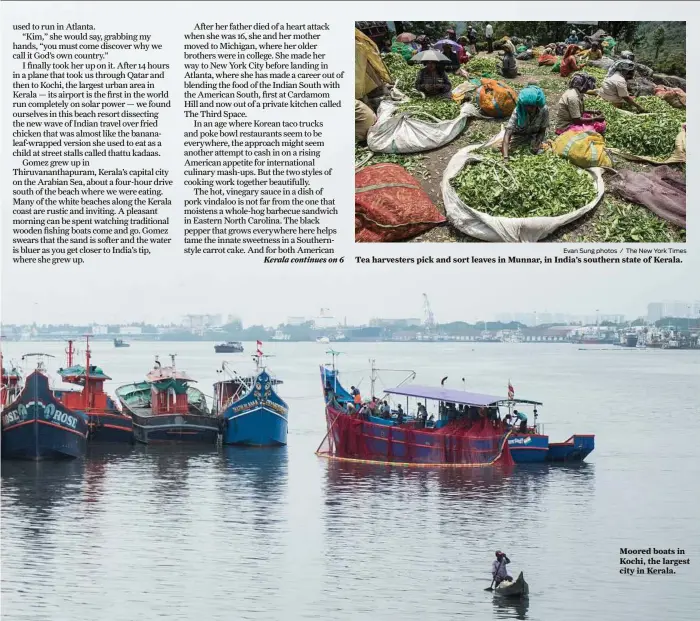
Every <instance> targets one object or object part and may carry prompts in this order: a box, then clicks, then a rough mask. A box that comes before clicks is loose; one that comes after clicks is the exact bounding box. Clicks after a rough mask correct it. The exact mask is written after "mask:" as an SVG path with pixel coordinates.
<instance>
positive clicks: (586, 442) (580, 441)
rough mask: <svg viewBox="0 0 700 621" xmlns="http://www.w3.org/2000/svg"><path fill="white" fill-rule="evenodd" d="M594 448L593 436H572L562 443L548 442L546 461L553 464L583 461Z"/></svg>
mask: <svg viewBox="0 0 700 621" xmlns="http://www.w3.org/2000/svg"><path fill="white" fill-rule="evenodd" d="M594 448H595V436H594V435H573V436H571V437H570V438H569V439H568V440H565V441H564V442H550V443H549V453H548V459H549V461H553V462H562V461H566V462H577V461H583V460H584V459H586V457H588V455H590V454H591V452H592V451H593V449H594Z"/></svg>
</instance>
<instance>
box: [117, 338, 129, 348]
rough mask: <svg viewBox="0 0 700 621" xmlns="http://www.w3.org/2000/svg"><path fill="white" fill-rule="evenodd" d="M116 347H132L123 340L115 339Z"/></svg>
mask: <svg viewBox="0 0 700 621" xmlns="http://www.w3.org/2000/svg"><path fill="white" fill-rule="evenodd" d="M114 346H115V347H131V345H130V344H129V343H127V342H126V341H124V340H123V339H114Z"/></svg>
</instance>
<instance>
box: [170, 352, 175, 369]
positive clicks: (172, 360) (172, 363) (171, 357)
mask: <svg viewBox="0 0 700 621" xmlns="http://www.w3.org/2000/svg"><path fill="white" fill-rule="evenodd" d="M170 363H171V366H172V367H173V371H174V370H175V354H170Z"/></svg>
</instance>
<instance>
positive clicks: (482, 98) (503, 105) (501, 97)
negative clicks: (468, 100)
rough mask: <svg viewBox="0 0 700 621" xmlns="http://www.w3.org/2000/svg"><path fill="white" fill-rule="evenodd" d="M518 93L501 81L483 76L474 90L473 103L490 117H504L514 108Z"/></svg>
mask: <svg viewBox="0 0 700 621" xmlns="http://www.w3.org/2000/svg"><path fill="white" fill-rule="evenodd" d="M517 100H518V94H517V93H516V92H515V89H513V88H511V87H510V86H508V85H507V84H504V83H503V82H498V81H497V80H491V79H488V78H483V79H482V80H481V86H480V87H479V88H478V89H477V90H476V97H475V100H474V101H475V103H476V105H477V106H478V107H479V110H481V112H482V113H483V114H485V115H486V116H488V117H490V118H492V119H504V118H507V117H509V116H510V115H511V114H512V113H513V110H515V103H516V102H517Z"/></svg>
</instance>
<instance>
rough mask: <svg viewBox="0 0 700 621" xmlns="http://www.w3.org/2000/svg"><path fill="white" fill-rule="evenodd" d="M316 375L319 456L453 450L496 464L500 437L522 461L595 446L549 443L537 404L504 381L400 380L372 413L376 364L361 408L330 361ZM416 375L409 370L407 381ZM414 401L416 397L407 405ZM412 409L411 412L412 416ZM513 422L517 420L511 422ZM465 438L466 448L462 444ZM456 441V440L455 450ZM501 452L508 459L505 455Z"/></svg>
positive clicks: (450, 458) (577, 457) (446, 457)
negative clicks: (467, 387) (322, 410)
mask: <svg viewBox="0 0 700 621" xmlns="http://www.w3.org/2000/svg"><path fill="white" fill-rule="evenodd" d="M321 374H322V381H323V386H324V396H325V400H326V423H327V428H328V432H327V435H326V438H327V439H328V449H327V450H326V451H323V452H321V453H322V454H328V455H332V456H345V457H354V458H360V459H365V460H366V459H370V458H371V460H373V461H382V460H384V459H386V461H397V460H401V461H406V462H416V461H422V462H433V461H436V462H437V463H440V462H443V461H446V462H448V463H449V462H453V463H454V460H455V455H454V454H453V453H454V451H455V450H458V452H459V453H460V456H459V459H458V461H465V460H467V459H468V460H470V461H475V462H477V463H479V462H480V463H495V462H496V461H500V460H501V452H502V450H501V451H495V450H494V448H495V447H497V446H498V444H499V443H500V442H499V440H500V439H504V438H505V439H506V441H507V447H508V449H509V451H507V452H508V453H509V454H510V457H511V458H512V460H513V462H515V463H516V464H522V463H542V462H576V461H579V462H580V461H583V460H584V459H585V458H586V457H587V456H588V455H589V454H590V453H591V452H592V451H593V449H594V448H595V436H594V435H592V434H591V435H588V434H585V435H583V434H577V435H572V436H571V437H569V438H568V439H567V440H565V441H564V442H551V443H550V441H549V436H547V435H545V434H544V433H543V431H544V428H543V425H541V424H540V423H538V422H537V416H538V411H537V408H538V406H542V403H541V402H539V401H533V400H529V399H516V398H515V393H514V390H513V388H512V386H511V385H510V383H509V386H508V396H507V397H502V396H497V395H488V394H483V393H475V392H467V391H464V390H455V389H451V388H445V387H444V386H442V385H441V386H421V385H415V384H403V383H402V384H399V385H398V386H396V387H395V388H387V389H384V393H385V397H383V398H381V399H380V401H379V402H378V403H379V410H380V412H377V406H375V407H374V408H372V407H371V404H372V403H377V402H376V399H375V397H374V383H375V369H374V367H373V368H372V375H371V383H372V401H371V402H368V403H365V404H364V405H361V407H360V408H359V411H357V410H358V403H357V400H356V398H355V397H354V395H352V394H350V393H349V392H348V391H347V390H345V389H344V388H343V387H342V386H341V385H340V383H339V381H338V371H337V370H336V368H335V363H334V364H333V365H332V366H330V365H324V366H322V367H321ZM414 376H415V373H414V374H413V375H412V377H411V379H413V377H414ZM443 382H444V380H443ZM404 398H405V404H406V409H405V410H403V408H402V406H401V405H400V404H396V405H394V404H392V405H391V406H389V405H388V402H389V400H393V401H397V400H401V401H403V399H404ZM383 399H386V401H385V403H386V404H387V405H386V406H384V412H383V413H381V409H382V407H381V403H382V400H383ZM413 399H415V400H418V401H416V402H413V403H412V401H411V400H413ZM414 403H415V406H414ZM530 407H531V408H533V410H534V416H533V418H534V424H533V425H528V422H527V421H528V417H527V415H526V414H525V413H524V412H523V411H522V408H530ZM518 408H520V410H519V409H518ZM429 410H430V411H429ZM412 411H413V412H415V414H411V412H412ZM514 419H515V420H517V424H512V423H511V421H513V420H514ZM353 421H354V422H353ZM387 428H391V429H387ZM408 429H410V430H411V431H408ZM417 430H419V431H417ZM487 436H488V437H487ZM492 436H493V437H492ZM324 441H325V440H324ZM465 442H466V444H467V445H468V448H467V447H466V446H463V445H465ZM489 442H490V444H489ZM455 443H457V444H458V445H459V448H458V449H457V448H456V446H457V444H455ZM322 444H323V443H322ZM453 444H455V446H453ZM492 445H493V446H492ZM467 452H468V453H469V456H468V457H467V456H466V455H467ZM368 455H370V456H371V457H368ZM497 455H498V456H497ZM503 457H504V458H505V459H508V457H507V456H503Z"/></svg>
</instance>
